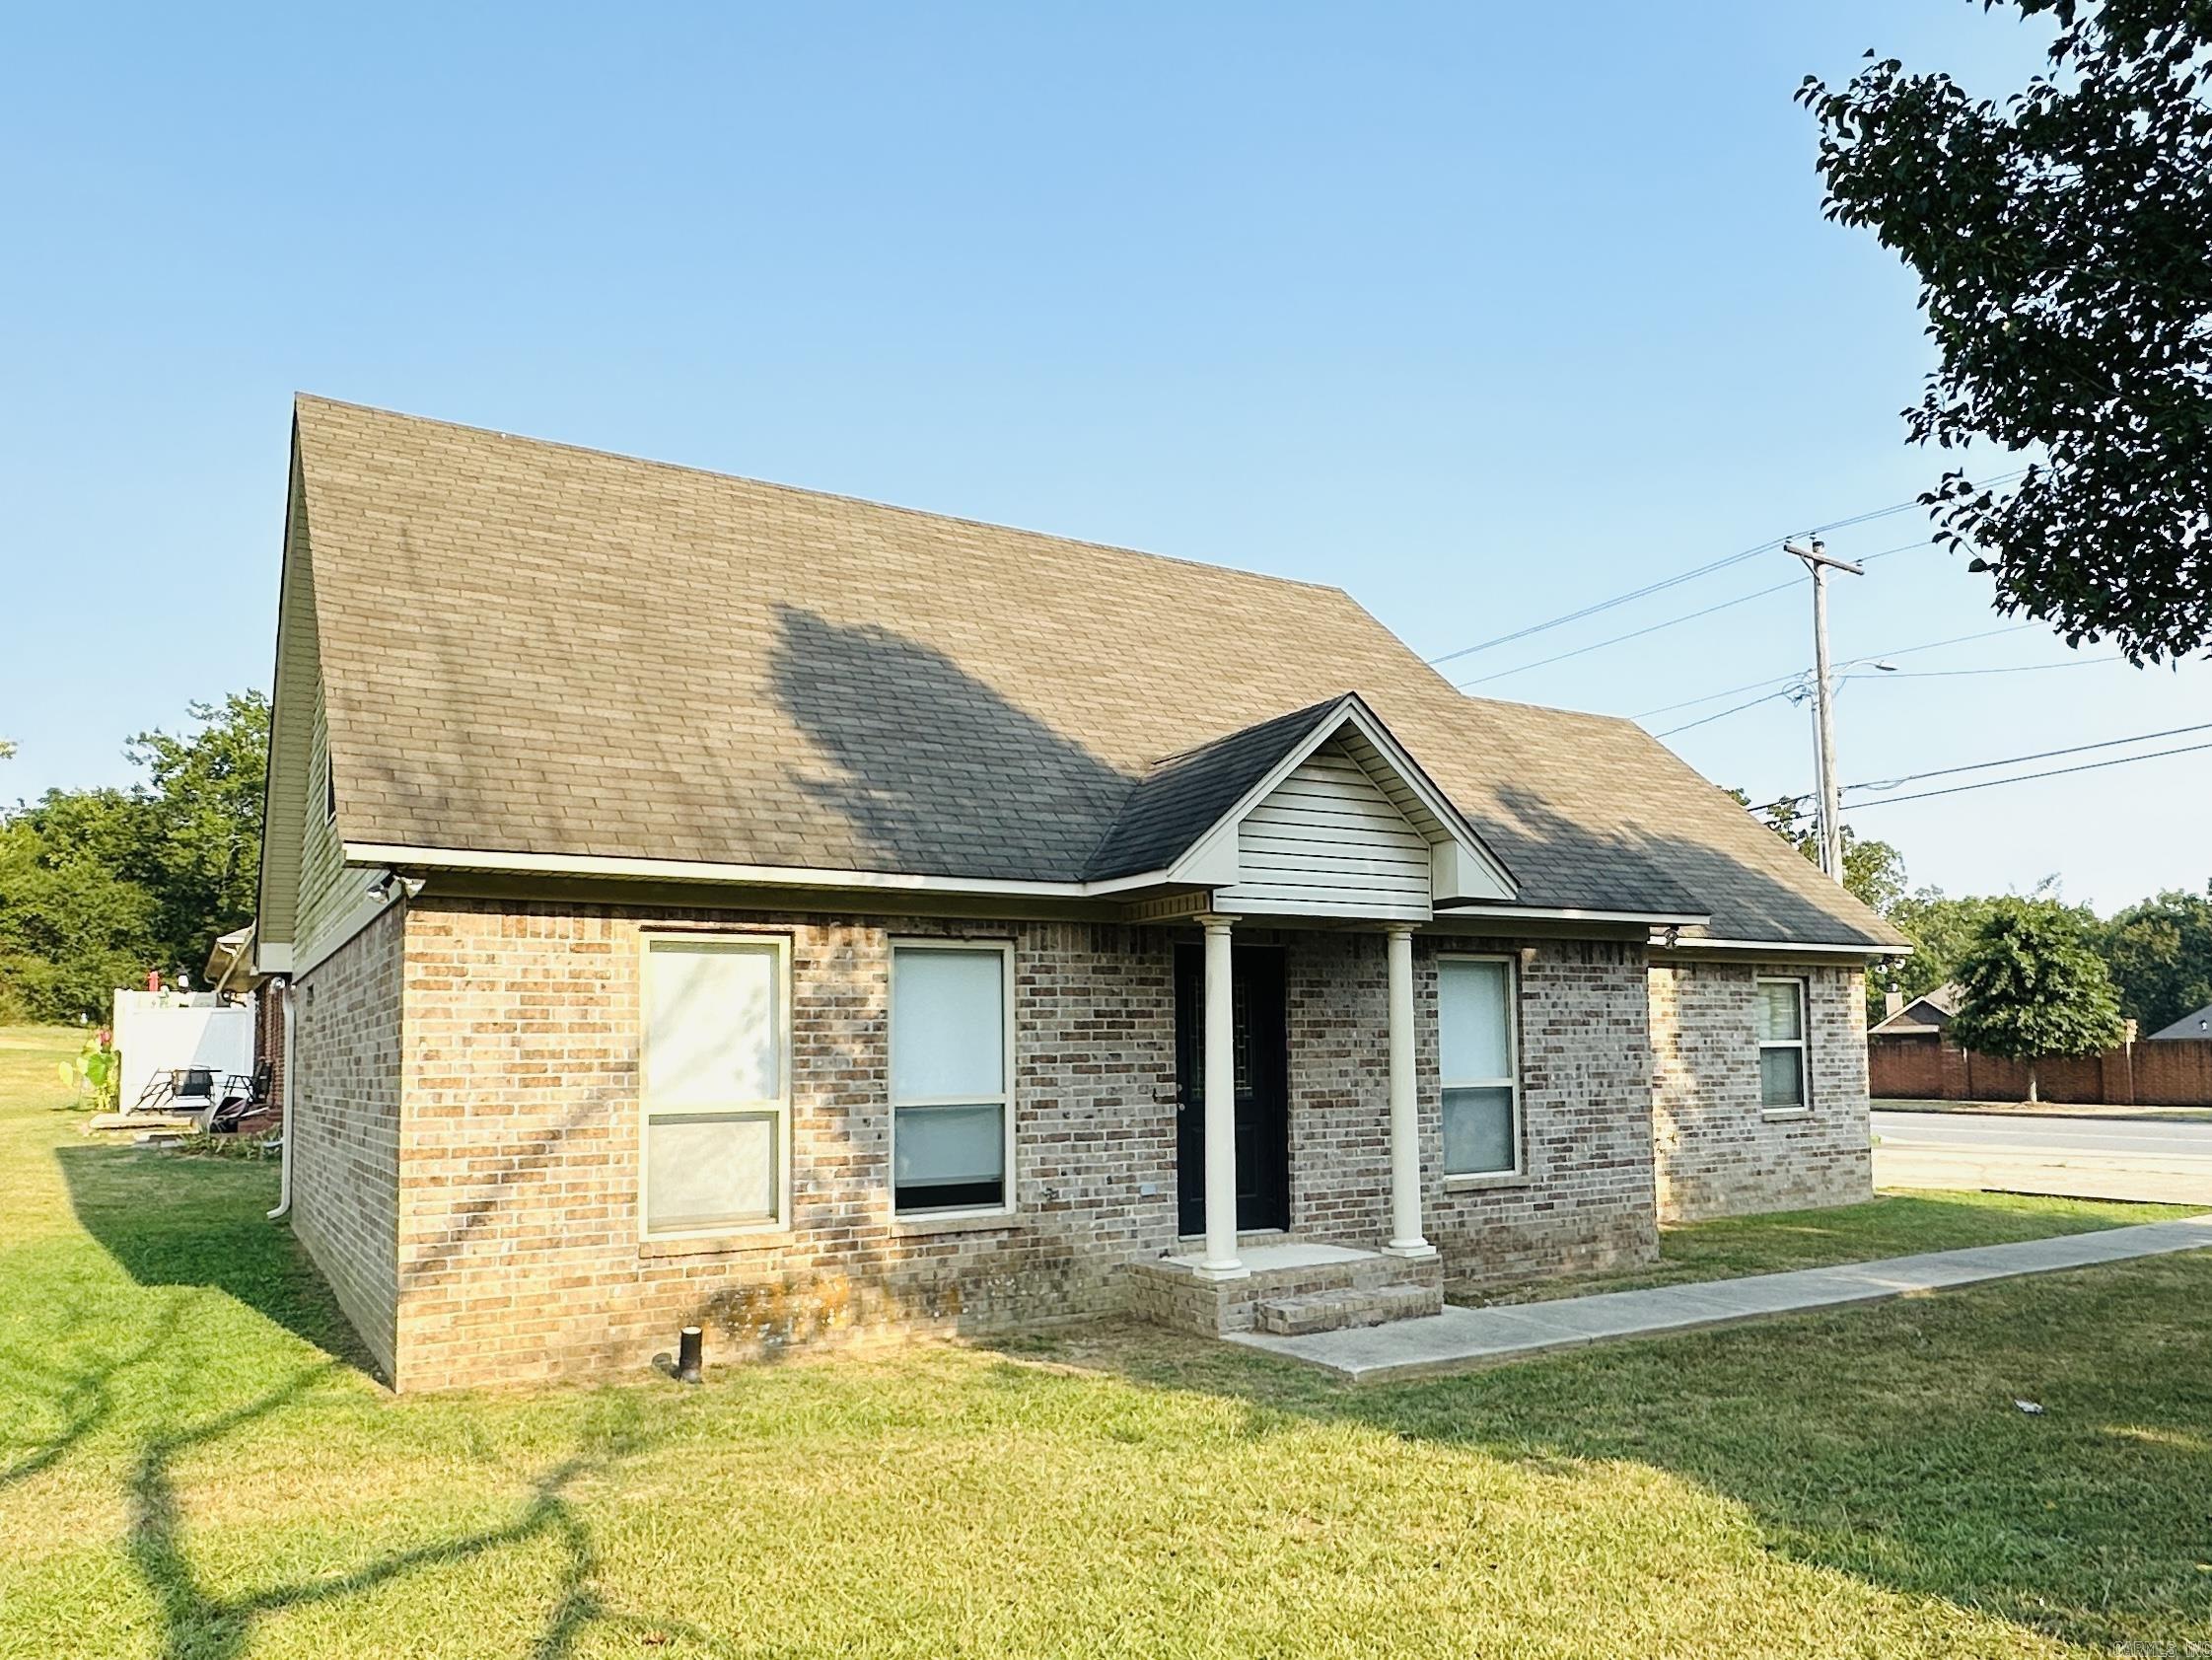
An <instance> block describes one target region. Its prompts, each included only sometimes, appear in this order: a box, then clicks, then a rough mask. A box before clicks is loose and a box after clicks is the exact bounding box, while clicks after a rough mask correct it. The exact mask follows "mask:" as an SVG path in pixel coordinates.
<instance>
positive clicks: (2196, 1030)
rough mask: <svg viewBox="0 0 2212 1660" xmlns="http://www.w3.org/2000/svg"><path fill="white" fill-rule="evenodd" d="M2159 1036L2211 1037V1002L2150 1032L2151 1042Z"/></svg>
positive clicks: (2154, 1041) (2159, 1037) (2155, 1040)
mask: <svg viewBox="0 0 2212 1660" xmlns="http://www.w3.org/2000/svg"><path fill="white" fill-rule="evenodd" d="M2161 1038H2212V1003H2207V1004H2205V1005H2204V1007H2203V1008H2201V1009H2199V1010H2197V1011H2196V1013H2194V1014H2185V1015H2183V1016H2182V1017H2181V1018H2180V1019H2179V1020H2177V1021H2176V1022H2175V1023H2174V1024H2173V1025H2172V1026H2167V1027H2162V1028H2160V1029H2159V1030H2158V1031H2156V1032H2154V1033H2152V1034H2151V1041H2152V1042H2153V1043H2156V1042H2157V1041H2158V1040H2160V1039H2161Z"/></svg>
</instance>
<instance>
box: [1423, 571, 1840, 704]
mask: <svg viewBox="0 0 2212 1660" xmlns="http://www.w3.org/2000/svg"><path fill="white" fill-rule="evenodd" d="M1796 586H1797V582H1796V580H1795V579H1794V578H1793V579H1792V580H1790V581H1788V582H1777V583H1776V584H1775V585H1774V586H1773V587H1771V588H1761V589H1759V590H1757V591H1756V592H1754V593H1750V594H1739V595H1737V596H1736V598H1735V599H1733V600H1723V601H1722V602H1721V603H1720V604H1719V605H1717V606H1707V607H1706V608H1705V609H1704V610H1703V611H1693V612H1690V613H1686V614H1684V615H1681V616H1670V617H1669V618H1668V619H1667V620H1666V621H1665V622H1654V623H1653V624H1652V625H1651V626H1650V627H1648V628H1637V629H1634V630H1632V631H1630V632H1628V633H1626V634H1615V635H1614V636H1613V637H1612V638H1611V639H1609V640H1599V641H1597V642H1596V643H1595V644H1592V645H1586V646H1577V647H1576V648H1575V649H1574V650H1573V651H1562V652H1561V653H1559V655H1558V656H1556V657H1539V658H1537V659H1536V660H1535V661H1534V663H1522V664H1519V665H1517V666H1515V667H1514V668H1511V669H1500V670H1499V671H1498V672H1497V673H1496V674H1494V675H1478V676H1476V677H1475V678H1474V679H1473V680H1471V681H1456V682H1454V683H1453V684H1454V686H1456V687H1458V688H1459V689H1460V690H1462V691H1463V690H1465V689H1466V688H1467V687H1468V686H1486V685H1488V684H1489V683H1490V682H1491V681H1502V680H1504V679H1505V678H1506V677H1507V676H1508V675H1525V674H1527V673H1528V672H1529V671H1530V670H1531V669H1548V668H1550V667H1551V665H1552V664H1554V663H1564V662H1566V661H1567V659H1568V658H1570V657H1583V656H1587V655H1588V654H1589V653H1591V652H1593V651H1604V650H1605V648H1606V647H1607V646H1616V645H1619V644H1620V643H1621V642H1622V641H1624V640H1640V639H1642V638H1643V637H1644V636H1645V635H1646V634H1656V633H1658V632H1659V631H1660V630H1661V629H1662V628H1672V627H1674V626H1676V625H1677V623H1682V622H1695V621H1696V620H1697V619H1698V618H1699V617H1701V616H1711V615H1712V614H1713V613H1715V612H1717V611H1727V610H1729V609H1730V608H1732V607H1735V606H1744V605H1749V604H1750V603H1751V601H1753V600H1763V599H1765V598H1766V597H1767V595H1769V594H1779V593H1781V592H1782V590H1783V589H1785V588H1795V587H1796Z"/></svg>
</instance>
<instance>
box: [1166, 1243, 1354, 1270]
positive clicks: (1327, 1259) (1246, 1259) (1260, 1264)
mask: <svg viewBox="0 0 2212 1660" xmlns="http://www.w3.org/2000/svg"><path fill="white" fill-rule="evenodd" d="M1382 1255H1383V1254H1382V1253H1381V1252H1380V1251H1363V1250H1361V1249H1359V1248H1358V1247H1357V1246H1351V1245H1327V1244H1324V1243H1322V1242H1321V1241H1320V1240H1312V1239H1290V1240H1284V1241H1283V1242H1282V1243H1281V1244H1279V1245H1246V1246H1240V1247H1238V1250H1237V1256H1238V1259H1239V1260H1240V1261H1241V1262H1243V1263H1244V1264H1245V1266H1246V1267H1248V1268H1249V1269H1251V1271H1252V1272H1253V1273H1255V1274H1263V1273H1272V1272H1274V1271H1275V1270H1276V1269H1278V1268H1316V1267H1320V1266H1321V1265H1322V1264H1323V1263H1358V1262H1363V1261H1365V1260H1366V1259H1368V1258H1371V1257H1372V1258H1377V1259H1380V1258H1381V1257H1382ZM1205 1260H1206V1254H1205V1253H1204V1252H1203V1251H1184V1252H1179V1253H1177V1255H1176V1256H1173V1257H1163V1258H1161V1259H1160V1263H1161V1264H1162V1265H1163V1266H1166V1267H1175V1268H1196V1267H1197V1266H1198V1264H1199V1263H1203V1262H1204V1261H1205Z"/></svg>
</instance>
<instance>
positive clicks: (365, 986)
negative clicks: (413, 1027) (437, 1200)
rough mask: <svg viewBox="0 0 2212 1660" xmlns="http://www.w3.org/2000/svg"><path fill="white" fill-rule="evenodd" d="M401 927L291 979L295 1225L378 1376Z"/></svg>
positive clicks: (390, 1341)
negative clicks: (294, 988)
mask: <svg viewBox="0 0 2212 1660" xmlns="http://www.w3.org/2000/svg"><path fill="white" fill-rule="evenodd" d="M402 928H403V923H402V920H401V918H400V916H399V914H398V912H397V911H396V910H392V911H387V912H385V913H384V914H383V915H381V916H379V917H378V918H377V919H376V920H375V921H373V922H371V923H370V924H369V925H368V927H366V928H364V929H363V930H362V931H361V932H360V933H358V934H356V935H355V936H354V937H353V938H352V939H350V940H348V941H347V942H346V943H345V944H344V945H342V946H340V947H339V948H338V949H337V951H335V952H334V953H332V954H331V956H330V957H328V958H327V959H325V960H324V961H323V962H322V963H321V964H319V965H318V966H317V967H316V968H315V969H314V970H312V971H311V972H310V973H308V974H304V975H302V976H301V977H300V979H299V982H298V983H299V991H298V1002H297V1004H296V1013H295V1015H294V1019H295V1020H296V1022H297V1027H296V1030H295V1033H294V1040H293V1076H292V1077H291V1078H290V1079H288V1080H287V1088H289V1089H290V1090H291V1091H292V1103H291V1111H290V1112H289V1114H288V1115H287V1119H286V1129H285V1133H286V1134H287V1135H288V1136H289V1137H290V1138H291V1141H292V1217H291V1220H292V1228H293V1231H294V1232H295V1233H296V1234H298V1236H299V1238H300V1241H301V1243H302V1244H304V1245H305V1246H306V1247H307V1250H308V1255H309V1256H311V1257H313V1258H314V1259H315V1263H316V1265H317V1266H318V1267H320V1268H321V1270H322V1275H323V1277H324V1278H325V1279H327V1280H328V1281H329V1282H330V1289H331V1290H332V1292H333V1293H335V1294H336V1296H337V1299H338V1306H339V1307H340V1308H342V1309H343V1310H344V1311H345V1315H346V1318H347V1319H348V1320H349V1321H351V1322H352V1323H353V1327H354V1330H355V1331H357V1332H359V1333H360V1335H361V1340H362V1341H363V1342H364V1343H365V1344H367V1345H368V1348H369V1352H370V1353H371V1354H372V1355H373V1356H375V1358H376V1361H377V1364H378V1365H379V1366H381V1367H382V1368H383V1369H384V1372H385V1375H386V1376H387V1377H388V1378H389V1377H392V1376H394V1372H393V1360H394V1355H395V1340H394V1334H395V1330H396V1315H397V1306H398V1283H397V1273H396V1264H397V1255H396V1253H397V1239H398V1218H399V1191H398V1182H399V1092H400V1047H401V1028H400V969H401V940H402Z"/></svg>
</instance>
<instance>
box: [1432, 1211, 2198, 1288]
mask: <svg viewBox="0 0 2212 1660" xmlns="http://www.w3.org/2000/svg"><path fill="white" fill-rule="evenodd" d="M2202 1208H2203V1207H2202V1206H2201V1205H2181V1204H2128V1203H2122V1202H2119V1201H2117V1200H2112V1199H2075V1198H2052V1197H2049V1196H2047V1195H2044V1194H2040V1193H1980V1192H1935V1191H1912V1192H1893V1193H1883V1194H1881V1195H1879V1196H1878V1197H1876V1198H1875V1199H1873V1200H1872V1201H1870V1202H1869V1203H1866V1204H1852V1205H1844V1206H1840V1207H1838V1208H1835V1209H1830V1210H1789V1211H1777V1212H1775V1213H1774V1214H1772V1215H1767V1216H1723V1217H1716V1218H1714V1219H1713V1220H1711V1221H1708V1222H1688V1223H1684V1224H1681V1225H1679V1226H1676V1227H1670V1228H1662V1229H1661V1230H1660V1233H1659V1261H1658V1262H1657V1263H1650V1264H1648V1265H1646V1266H1642V1267H1634V1268H1623V1269H1619V1270H1617V1271H1614V1272H1610V1273H1595V1274H1565V1275H1559V1276H1555V1277H1553V1278H1549V1279H1540V1280H1532V1281H1528V1282H1526V1283H1522V1284H1517V1285H1508V1286H1502V1287H1496V1288H1483V1289H1476V1290H1470V1291H1460V1290H1455V1291H1454V1292H1453V1297H1452V1300H1453V1301H1454V1302H1462V1303H1466V1304H1469V1305H1470V1306H1479V1305H1484V1304H1492V1303H1529V1302H1541V1301H1545V1300H1547V1299H1550V1298H1554V1297H1579V1296H1585V1295H1588V1294H1589V1293H1592V1292H1597V1291H1632V1290H1638V1289H1641V1288H1643V1287H1645V1286H1650V1285H1682V1284H1687V1283H1688V1282H1690V1281H1692V1280H1699V1279H1734V1278H1737V1277H1739V1276H1740V1275H1743V1274H1754V1273H1784V1272H1787V1271H1788V1270H1790V1269H1792V1268H1820V1267H1827V1266H1829V1265H1831V1264H1833V1263H1867V1262H1875V1261H1878V1260H1879V1259H1881V1258H1884V1257H1912V1256H1917V1255H1918V1254H1920V1253H1921V1252H1924V1251H1962V1250H1965V1249H1967V1248H1968V1247H1971V1246H1976V1245H2007V1244H2010V1243H2012V1242H2013V1241H2015V1240H2023V1239H2048V1238H2051V1237H2052V1236H2054V1235H2058V1234H2079V1233H2090V1232H2093V1231H2095V1230H2097V1229H2100V1228H2124V1227H2129V1226H2132V1225H2134V1224H2136V1223H2140V1222H2162V1221H2167V1220H2170V1219H2172V1218H2174V1217H2177V1216H2193V1215H2196V1214H2197V1213H2198V1212H2199V1211H2201V1210H2202Z"/></svg>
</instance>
